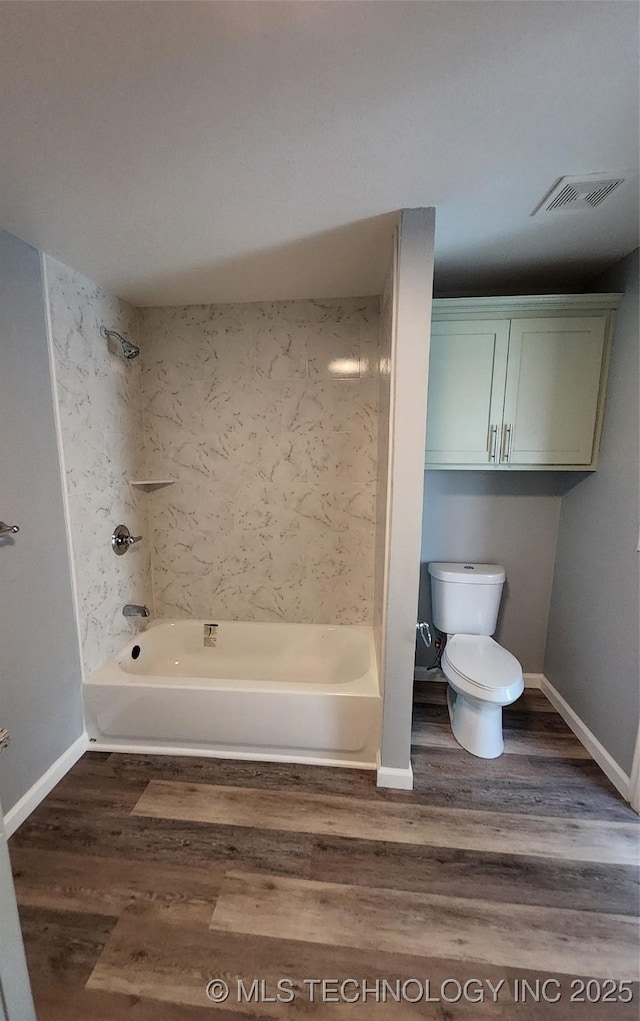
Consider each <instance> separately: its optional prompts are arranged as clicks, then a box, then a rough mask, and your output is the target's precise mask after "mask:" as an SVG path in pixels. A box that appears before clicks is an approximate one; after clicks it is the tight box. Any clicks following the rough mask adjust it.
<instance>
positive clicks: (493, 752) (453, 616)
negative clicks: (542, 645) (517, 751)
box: [429, 563, 524, 759]
mask: <svg viewBox="0 0 640 1021" xmlns="http://www.w3.org/2000/svg"><path fill="white" fill-rule="evenodd" d="M429 574H430V575H431V602H432V611H433V613H432V615H433V623H434V624H435V626H436V627H437V628H438V629H439V630H440V631H443V632H444V633H445V634H446V636H447V644H446V646H445V649H444V652H443V654H442V670H443V672H444V675H445V677H446V678H447V681H448V682H449V686H448V688H447V703H448V706H449V718H450V720H451V729H452V730H453V735H454V737H455V739H456V741H457V742H458V744H460V745H462V747H463V748H464V749H466V751H468V752H471V754H472V755H477V756H478V758H481V759H495V758H497V757H498V756H499V755H502V753H503V751H504V741H503V738H502V707H503V706H505V705H511V703H512V702H515V701H516V699H518V698H520V695H521V694H522V692H523V691H524V679H523V677H522V667H521V665H520V663H519V662H518V660H517V659H516V657H515V656H513V655H512V654H511V653H510V652H508V651H507V650H506V649H503V647H502V646H501V645H499V644H498V642H496V641H494V639H493V638H492V637H491V635H493V634H494V633H495V630H496V625H497V621H498V609H499V607H500V599H501V596H502V587H503V585H504V582H505V578H506V574H505V570H504V567H499V566H498V565H497V564H448V563H443V564H429Z"/></svg>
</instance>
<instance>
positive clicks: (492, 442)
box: [487, 425, 498, 461]
mask: <svg viewBox="0 0 640 1021" xmlns="http://www.w3.org/2000/svg"><path fill="white" fill-rule="evenodd" d="M497 446H498V426H497V425H490V426H489V439H488V440H487V450H488V451H489V460H490V461H495V460H496V456H497V449H496V448H497Z"/></svg>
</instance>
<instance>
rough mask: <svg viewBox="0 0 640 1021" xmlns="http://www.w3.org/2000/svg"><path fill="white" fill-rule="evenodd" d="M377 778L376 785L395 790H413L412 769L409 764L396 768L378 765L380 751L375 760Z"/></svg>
mask: <svg viewBox="0 0 640 1021" xmlns="http://www.w3.org/2000/svg"><path fill="white" fill-rule="evenodd" d="M376 768H377V771H378V779H377V783H376V786H378V787H389V788H391V789H392V790H395V791H412V790H413V769H412V768H411V764H409V765H408V766H407V767H406V768H405V769H398V768H395V767H393V766H381V765H380V752H378V761H377V767H376Z"/></svg>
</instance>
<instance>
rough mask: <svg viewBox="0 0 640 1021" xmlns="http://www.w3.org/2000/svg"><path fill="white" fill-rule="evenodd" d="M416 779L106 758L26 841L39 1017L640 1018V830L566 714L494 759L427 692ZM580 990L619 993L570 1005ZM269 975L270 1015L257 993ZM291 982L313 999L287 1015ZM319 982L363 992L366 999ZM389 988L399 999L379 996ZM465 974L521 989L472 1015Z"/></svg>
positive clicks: (16, 855) (21, 844)
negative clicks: (379, 781)
mask: <svg viewBox="0 0 640 1021" xmlns="http://www.w3.org/2000/svg"><path fill="white" fill-rule="evenodd" d="M413 766H414V773H415V790H414V791H412V792H403V791H381V790H377V789H376V787H375V773H373V772H369V771H361V770H347V769H343V770H337V769H329V768H324V767H318V766H295V765H294V766H290V765H284V764H269V763H255V762H253V763H252V762H237V761H231V760H224V759H205V758H167V757H152V756H144V755H109V754H100V753H89V754H87V755H85V756H84V757H83V758H82V759H81V760H80V761H79V762H78V763H77V764H76V766H74V768H73V769H72V770H71V772H70V773H69V774H68V775H67V776H66V777H65V779H64V780H63V781H62V782H61V783H60V784H58V786H57V787H56V788H55V790H54V791H53V792H52V793H51V794H50V795H49V796H48V797H47V798H46V799H45V801H44V802H43V803H42V804H41V805H40V807H39V808H38V809H37V810H36V811H35V812H34V813H33V815H32V816H31V817H30V818H29V819H28V820H27V822H26V823H25V824H24V825H23V826H22V827H21V828H20V829H19V830H18V832H17V833H16V834H15V835H14V836H13V838H12V839H11V841H10V852H11V858H12V864H13V868H14V875H15V882H16V889H17V894H18V902H19V907H20V915H21V919H22V926H23V931H24V936H25V943H26V948H27V957H28V962H29V968H30V973H31V978H32V983H33V989H34V996H35V1000H36V1006H37V1010H38V1017H39V1019H40V1021H122V1019H125V1021H126V1019H130V1021H196V1019H197V1021H200V1019H203V1018H205V1017H209V1018H213V1017H216V1018H218V1019H221V1021H224V1019H227V1021H231V1019H236V1021H238V1019H239V1018H244V1019H255V1021H258V1019H261V1021H262V1019H266V1018H287V1019H291V1021H300V1019H308V1018H321V1019H322V1021H325V1019H329V1021H331V1019H334V1018H342V1019H344V1021H359V1019H360V1018H364V1017H369V1016H371V1017H372V1018H379V1019H381V1021H387V1019H389V1021H392V1019H394V1018H397V1019H398V1021H406V1019H409V1018H411V1019H413V1018H433V1019H439V1021H445V1019H446V1021H459V1019H465V1018H466V1019H470V1021H476V1019H481V1021H484V1019H487V1021H493V1019H499V1021H507V1019H509V1021H511V1019H513V1021H529V1019H532V1018H547V1017H548V1018H557V1019H564V1018H569V1017H571V1018H576V1021H610V1019H616V1021H617V1019H618V1018H620V1019H623V1018H634V1019H637V1017H638V1009H639V1003H640V1000H639V997H640V990H639V987H638V985H637V984H636V985H634V986H633V1000H632V1002H631V1003H621V1002H615V999H616V998H617V996H618V986H617V980H629V979H632V978H633V977H634V976H637V969H638V926H637V914H638V875H637V868H636V867H635V866H636V863H637V860H638V837H639V830H638V819H637V817H636V816H635V814H634V813H633V812H632V811H631V809H630V808H629V807H628V806H627V805H625V803H624V802H623V801H622V799H621V798H620V796H619V795H618V794H617V792H616V791H615V790H614V789H613V788H612V787H611V785H610V784H609V782H608V781H607V779H606V778H605V777H604V776H603V774H602V773H601V772H600V770H599V769H598V767H597V766H596V765H595V763H594V762H593V761H592V760H591V759H590V758H589V757H588V756H587V754H586V752H585V751H584V749H583V748H582V746H581V745H580V744H579V743H578V741H577V740H576V739H575V738H574V737H573V735H572V734H571V733H570V731H569V730H568V729H567V727H566V726H565V724H564V723H563V721H562V720H561V719H560V717H559V716H558V715H557V713H556V712H555V711H554V710H553V708H552V707H551V705H550V704H549V703H548V702H547V701H546V699H545V698H544V697H543V696H542V695H541V694H540V693H538V692H531V691H528V692H526V693H525V695H524V696H523V698H522V699H520V701H519V702H518V703H517V704H516V705H515V706H514V707H512V708H509V709H507V710H506V711H505V755H504V756H502V758H500V759H497V760H493V761H481V760H479V759H476V758H474V757H472V756H470V755H468V754H466V753H465V752H464V751H462V749H460V748H459V747H458V745H457V744H456V743H455V741H454V739H453V737H452V736H451V732H450V729H449V723H448V719H447V715H446V707H445V704H444V698H443V686H442V685H438V684H430V685H422V686H421V687H420V689H419V692H418V694H417V696H416V707H415V726H414V754H413ZM580 976H582V977H587V976H593V977H595V978H596V979H597V982H596V983H595V984H594V983H592V984H591V986H590V987H589V989H588V993H589V995H590V997H591V999H594V998H597V999H600V1002H595V1003H589V1002H573V1003H572V1002H570V999H571V995H572V993H573V994H574V996H578V997H579V996H580V993H581V985H580V983H577V984H575V985H573V986H572V981H573V980H574V979H575V978H576V977H580ZM218 977H219V978H221V979H223V980H224V981H226V982H227V983H228V986H229V989H230V994H229V998H228V999H227V1001H226V1002H225V1003H224V1004H223V1005H215V1004H214V1003H213V1002H212V1001H211V1000H209V999H208V998H207V995H206V987H207V983H208V982H209V981H210V980H211V979H214V978H218ZM256 978H257V979H263V980H264V985H263V986H262V987H260V986H257V987H254V995H258V996H260V998H261V1000H262V1002H255V1001H254V1002H250V1003H247V1002H238V999H237V992H238V985H237V983H238V980H239V979H242V980H243V982H244V984H245V988H246V989H247V990H250V988H251V984H252V982H253V980H254V979H256ZM280 978H286V979H291V980H292V983H293V992H294V994H295V999H294V1000H293V1002H291V1003H285V1002H277V1001H276V1002H271V1001H269V1002H267V1001H265V994H266V995H267V996H269V997H271V998H272V999H273V998H274V997H275V996H276V994H277V987H276V983H277V981H278V979H280ZM305 979H306V980H311V979H327V980H337V981H338V982H340V981H342V980H345V979H352V980H354V983H355V984H353V983H352V984H349V985H348V986H345V987H344V990H343V991H344V995H345V999H346V998H350V999H353V998H354V996H356V995H358V996H359V1002H353V1003H347V1002H335V1000H336V999H340V994H339V993H336V991H335V990H336V988H337V987H336V986H330V987H327V990H326V992H325V1000H326V995H329V997H330V999H329V1001H328V1002H322V990H321V987H320V986H318V985H316V986H314V987H310V985H309V983H306V984H305V981H304V980H305ZM384 979H386V980H388V982H389V983H390V985H389V986H388V987H387V990H388V989H389V988H390V989H391V990H395V991H396V992H397V991H398V990H400V995H401V997H402V1000H401V1002H394V1000H393V997H392V996H390V994H389V993H388V992H387V1002H386V1003H385V1002H376V999H381V998H382V997H383V996H384V995H385V994H384V993H383V992H378V993H376V992H375V990H376V988H377V989H378V990H382V988H383V987H382V986H380V985H378V986H377V987H376V985H375V983H376V980H384ZM447 979H451V980H457V981H458V982H459V983H460V984H461V986H462V985H463V983H464V982H466V981H467V980H471V979H478V980H481V981H482V982H483V983H486V982H489V981H490V982H491V983H492V984H493V988H496V987H497V986H498V984H499V983H500V981H501V980H503V982H504V984H503V986H502V987H500V989H499V991H498V992H497V993H496V994H495V1002H493V999H494V994H493V993H492V991H491V987H489V986H487V985H482V986H480V985H478V984H477V983H472V984H470V985H469V986H467V994H466V998H465V996H464V993H463V998H462V999H460V1000H459V1002H457V1003H455V1002H447V1001H453V1000H455V998H456V995H457V992H456V990H457V987H456V986H455V984H453V983H451V982H450V983H448V984H447V983H445V980H447ZM522 979H527V980H528V982H529V984H530V987H531V989H533V990H535V989H536V980H541V981H543V980H547V979H551V980H553V981H552V982H551V983H549V984H548V985H547V986H546V987H544V988H545V991H546V993H547V1000H550V999H556V1000H557V1002H555V1003H550V1002H544V1001H542V1002H536V1001H535V999H534V994H533V993H530V994H529V995H528V997H527V999H526V1002H521V999H522V985H520V987H519V988H520V996H519V997H518V1002H516V995H517V990H518V987H517V986H516V980H522ZM364 980H366V982H367V987H366V988H365V989H364V990H363V987H362V985H361V983H362V982H363V981H364ZM408 980H418V983H423V984H424V983H425V982H426V981H427V980H428V981H429V983H430V985H429V991H428V995H429V996H430V997H431V998H432V999H431V1002H427V1001H426V1000H425V998H424V997H423V998H422V999H420V1000H417V997H418V995H420V986H419V985H418V984H417V983H415V982H414V983H411V982H408ZM605 980H609V981H605ZM403 982H404V983H406V984H405V985H402V983H403ZM443 983H445V984H444V985H443ZM290 988H291V987H289V986H286V987H282V990H281V995H283V997H284V998H288V997H289V995H290V994H289V992H288V990H289V989H290ZM310 988H313V990H314V993H315V1001H316V1002H311V997H310ZM537 988H538V990H539V995H542V988H543V987H542V986H541V985H540V984H539V985H538V987H537ZM623 988H625V987H623ZM367 989H369V990H371V989H373V990H374V992H367V991H366V990H367ZM478 990H480V992H478ZM559 994H560V998H559V999H558V995H559ZM443 995H444V998H443ZM480 995H482V996H483V998H484V1002H473V1001H474V999H475V1000H476V1001H477V1000H478V999H479V997H480ZM620 995H621V998H622V999H625V998H626V997H627V996H628V993H626V992H622V993H621V994H620ZM365 996H366V1002H363V998H364V997H365ZM603 997H606V998H607V1002H602V998H603ZM586 998H587V996H586V992H585V994H584V995H583V996H582V999H583V1000H586ZM412 1000H416V1001H417V1002H410V1001H412ZM612 1000H613V1001H614V1002H612Z"/></svg>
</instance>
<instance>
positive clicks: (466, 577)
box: [429, 564, 506, 635]
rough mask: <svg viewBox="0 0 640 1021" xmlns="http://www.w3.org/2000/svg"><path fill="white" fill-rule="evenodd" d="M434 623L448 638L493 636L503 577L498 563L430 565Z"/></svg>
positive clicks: (504, 575) (501, 568)
mask: <svg viewBox="0 0 640 1021" xmlns="http://www.w3.org/2000/svg"><path fill="white" fill-rule="evenodd" d="M429 574H430V575H431V604H432V611H433V623H434V624H435V626H436V627H437V628H439V630H440V631H444V633H445V634H447V635H492V634H494V633H495V630H496V626H497V623H498V610H499V608H500V598H501V596H502V586H503V585H504V580H505V577H506V574H505V570H504V567H500V566H499V565H498V564H429Z"/></svg>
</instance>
